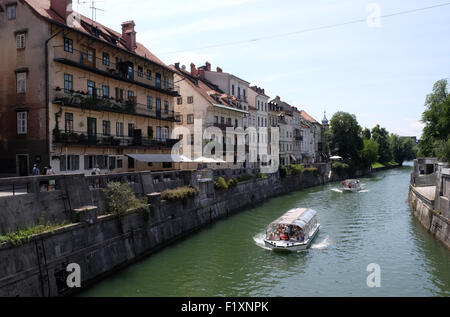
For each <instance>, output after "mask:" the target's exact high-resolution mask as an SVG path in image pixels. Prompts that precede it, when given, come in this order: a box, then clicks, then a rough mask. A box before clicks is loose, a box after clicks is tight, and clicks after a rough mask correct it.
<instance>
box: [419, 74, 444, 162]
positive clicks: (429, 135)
mask: <svg viewBox="0 0 450 317" xmlns="http://www.w3.org/2000/svg"><path fill="white" fill-rule="evenodd" d="M447 85H448V83H447V80H445V79H442V80H439V81H437V82H436V83H435V84H434V87H433V92H432V93H431V94H429V95H428V96H427V98H426V101H425V107H426V110H425V111H424V113H423V115H422V122H423V123H425V128H424V129H423V134H422V138H421V140H420V142H419V155H420V156H438V154H439V153H441V154H442V152H443V151H444V152H445V146H446V145H445V143H446V142H448V139H449V137H450V95H449V94H448V91H447Z"/></svg>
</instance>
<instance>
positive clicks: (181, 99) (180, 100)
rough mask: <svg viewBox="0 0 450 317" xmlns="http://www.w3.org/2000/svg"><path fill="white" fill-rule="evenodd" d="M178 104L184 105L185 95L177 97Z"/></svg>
mask: <svg viewBox="0 0 450 317" xmlns="http://www.w3.org/2000/svg"><path fill="white" fill-rule="evenodd" d="M177 104H178V105H182V104H183V97H180V98H178V99H177Z"/></svg>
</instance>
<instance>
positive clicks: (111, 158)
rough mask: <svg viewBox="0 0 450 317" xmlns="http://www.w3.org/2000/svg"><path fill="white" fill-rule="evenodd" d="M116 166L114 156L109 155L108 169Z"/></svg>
mask: <svg viewBox="0 0 450 317" xmlns="http://www.w3.org/2000/svg"><path fill="white" fill-rule="evenodd" d="M115 168H116V158H115V157H114V156H110V157H109V169H110V170H113V169H115Z"/></svg>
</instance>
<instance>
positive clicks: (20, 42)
mask: <svg viewBox="0 0 450 317" xmlns="http://www.w3.org/2000/svg"><path fill="white" fill-rule="evenodd" d="M16 44H17V49H24V48H25V33H21V34H17V35H16Z"/></svg>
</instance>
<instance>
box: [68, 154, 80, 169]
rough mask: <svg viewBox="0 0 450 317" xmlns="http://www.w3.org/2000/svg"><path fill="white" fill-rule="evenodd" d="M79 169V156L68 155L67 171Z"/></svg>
mask: <svg viewBox="0 0 450 317" xmlns="http://www.w3.org/2000/svg"><path fill="white" fill-rule="evenodd" d="M79 169H80V156H79V155H68V156H67V170H68V171H78V170H79Z"/></svg>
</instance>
